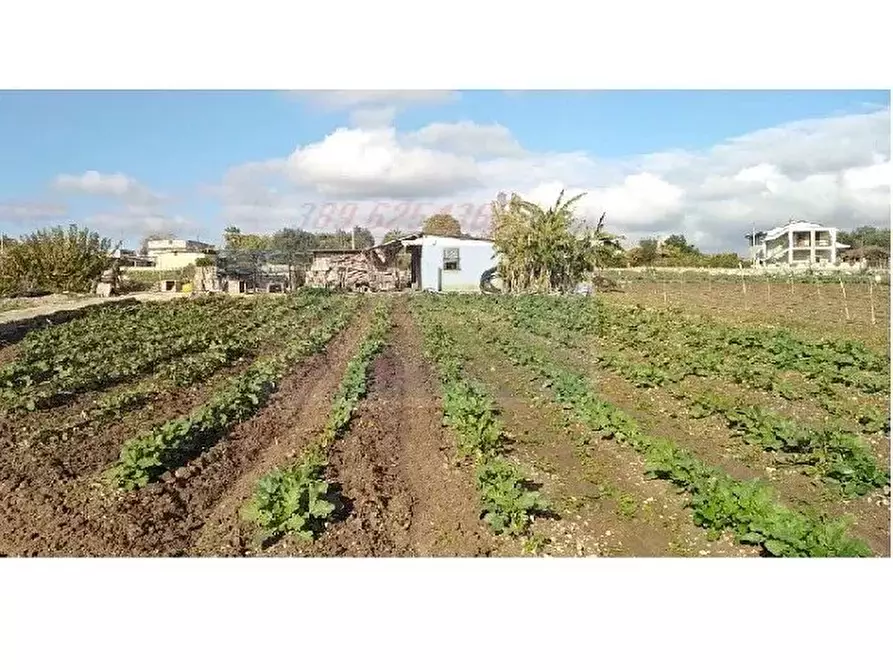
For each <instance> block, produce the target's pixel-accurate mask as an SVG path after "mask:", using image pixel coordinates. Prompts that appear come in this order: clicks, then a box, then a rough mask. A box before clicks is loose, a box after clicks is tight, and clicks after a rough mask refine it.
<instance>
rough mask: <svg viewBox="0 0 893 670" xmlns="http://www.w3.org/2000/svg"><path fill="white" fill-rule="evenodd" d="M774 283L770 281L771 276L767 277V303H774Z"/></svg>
mask: <svg viewBox="0 0 893 670" xmlns="http://www.w3.org/2000/svg"><path fill="white" fill-rule="evenodd" d="M771 286H772V282H771V281H769V275H766V302H769V303H771V302H772V289H771V288H770V287H771Z"/></svg>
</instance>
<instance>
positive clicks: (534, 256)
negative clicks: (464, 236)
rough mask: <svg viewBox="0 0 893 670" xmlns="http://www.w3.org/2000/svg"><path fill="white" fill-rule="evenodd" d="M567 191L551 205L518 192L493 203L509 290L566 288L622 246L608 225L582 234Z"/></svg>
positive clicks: (495, 230) (502, 268)
mask: <svg viewBox="0 0 893 670" xmlns="http://www.w3.org/2000/svg"><path fill="white" fill-rule="evenodd" d="M564 193H565V192H564V190H562V191H561V193H559V195H558V199H557V200H556V202H555V204H554V205H553V206H551V207H550V208H548V209H543V208H542V207H541V206H540V205H538V204H536V203H533V202H529V201H526V200H522V199H521V198H520V197H518V196H517V195H513V196H512V198H511V200H510V201H509V202H508V203H506V202H505V200H504V198H501V199H500V201H499V202H497V203H494V205H493V208H492V209H493V238H494V243H495V246H496V248H497V251H499V252H500V268H499V273H500V275H501V276H502V277H503V279H504V281H505V284H506V288H507V289H508V290H510V291H537V292H546V291H567V290H569V289H572V288H573V287H574V286H576V285H577V284H578V283H579V281H580V280H581V279H582V278H583V277H584V276H585V275H586V273H587V272H590V271H591V270H592V269H593V267H594V266H595V265H596V262H597V256H598V254H599V253H605V252H606V251H607V250H608V249H613V248H614V247H615V246H619V244H618V243H617V242H616V239H615V236H613V235H609V234H608V233H606V232H605V231H604V229H603V224H604V215H602V218H601V219H600V220H599V224H598V225H597V226H596V228H595V230H594V231H589V233H588V234H583V235H578V234H577V233H578V231H577V230H576V228H577V223H578V221H577V219H576V217H575V216H574V209H573V207H574V204H575V203H576V202H577V201H579V200H580V199H581V198H582V197H583V196H584V195H585V193H581V194H579V195H577V196H574V197H573V198H570V199H569V200H566V201H565V200H564Z"/></svg>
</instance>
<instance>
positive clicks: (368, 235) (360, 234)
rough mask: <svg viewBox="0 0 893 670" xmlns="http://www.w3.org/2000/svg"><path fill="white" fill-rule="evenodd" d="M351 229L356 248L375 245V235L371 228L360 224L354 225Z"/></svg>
mask: <svg viewBox="0 0 893 670" xmlns="http://www.w3.org/2000/svg"><path fill="white" fill-rule="evenodd" d="M353 230H354V241H355V242H356V246H357V249H367V248H369V247H374V246H375V235H373V234H372V231H371V230H369V229H368V228H362V227H360V226H357V227H355V228H354V229H353Z"/></svg>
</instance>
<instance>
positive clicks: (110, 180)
mask: <svg viewBox="0 0 893 670" xmlns="http://www.w3.org/2000/svg"><path fill="white" fill-rule="evenodd" d="M53 185H54V187H55V188H56V189H58V190H60V191H65V192H69V193H81V194H85V195H97V196H106V197H112V198H119V199H121V200H123V201H126V202H133V203H144V204H147V203H155V202H158V201H160V200H161V199H162V196H161V195H159V194H157V193H153V192H152V191H150V190H149V189H148V188H146V187H145V186H143V185H142V184H140V183H139V182H138V181H137V180H136V179H134V178H133V177H129V176H127V175H126V174H122V173H120V172H116V173H114V174H104V173H102V172H97V171H96V170H87V171H86V172H84V173H83V174H79V175H72V174H61V175H59V176H57V177H56V179H55V180H54V182H53Z"/></svg>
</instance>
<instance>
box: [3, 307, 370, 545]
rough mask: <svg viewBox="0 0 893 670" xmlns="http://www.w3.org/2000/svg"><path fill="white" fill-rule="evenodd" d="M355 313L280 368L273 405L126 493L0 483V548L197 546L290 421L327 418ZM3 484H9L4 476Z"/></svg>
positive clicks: (85, 483)
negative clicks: (320, 343)
mask: <svg viewBox="0 0 893 670" xmlns="http://www.w3.org/2000/svg"><path fill="white" fill-rule="evenodd" d="M361 320H362V317H361V315H358V317H357V318H356V319H355V320H354V322H353V324H352V325H351V326H348V328H346V329H345V330H344V331H342V332H341V333H339V334H338V335H336V336H335V338H333V340H332V342H331V343H330V344H329V346H328V347H327V348H326V350H325V351H324V352H323V353H320V354H316V355H314V356H312V357H311V358H309V359H308V360H307V361H306V362H305V363H304V364H303V365H301V366H300V367H299V368H298V369H296V370H295V371H294V372H293V373H291V374H290V375H288V376H286V377H285V378H284V379H283V380H282V382H281V384H280V386H279V389H278V390H277V392H276V393H275V394H274V395H273V396H272V397H271V399H270V402H269V404H268V405H267V406H266V407H264V409H263V410H261V411H260V412H259V413H258V414H257V415H255V416H254V417H252V418H251V419H249V420H248V421H245V422H243V423H242V424H239V425H238V426H236V427H235V428H234V429H233V430H232V431H231V432H230V433H229V435H228V436H227V437H226V438H224V439H223V440H221V441H220V442H218V443H217V444H216V445H214V447H212V448H211V449H210V450H209V451H208V452H207V453H205V454H203V455H202V456H200V457H198V458H197V459H195V460H194V461H192V462H191V463H190V464H189V465H187V466H185V467H183V468H180V469H179V470H177V471H176V472H174V473H168V474H167V475H165V476H164V477H163V478H162V480H161V481H159V482H156V483H154V484H151V485H149V486H147V487H146V488H144V489H142V490H140V491H136V492H133V493H129V494H118V493H111V492H108V491H107V489H105V488H104V487H102V486H100V485H98V484H94V483H91V481H89V479H79V480H75V481H71V482H60V483H59V484H58V485H56V486H52V487H40V486H28V485H24V484H20V485H16V487H15V489H13V490H12V491H0V494H3V495H2V497H0V500H2V503H0V552H2V553H7V554H10V555H29V556H34V555H41V556H45V555H66V556H153V555H155V556H158V555H160V556H176V555H183V554H186V553H187V552H188V550H189V548H190V547H191V546H192V545H193V544H194V542H195V540H196V538H197V536H198V534H199V532H200V531H201V530H202V527H203V525H204V523H205V521H206V519H207V518H208V515H209V513H210V512H211V511H212V510H213V509H214V507H215V505H216V504H217V503H218V501H219V500H220V499H221V497H222V496H224V495H225V494H226V493H227V491H228V489H230V488H231V487H233V486H234V484H235V483H236V482H237V481H238V478H239V476H240V475H241V474H242V473H244V471H245V470H246V469H247V468H251V467H252V465H253V464H254V463H255V462H256V461H257V460H258V458H261V457H262V454H263V453H264V451H265V450H267V449H270V448H271V447H273V448H276V445H277V439H280V436H281V435H282V434H283V433H286V434H287V433H288V432H290V431H292V430H293V426H295V425H304V424H310V423H312V422H313V421H314V420H318V421H319V422H320V425H322V422H324V420H325V414H326V411H327V409H328V406H327V400H328V398H329V397H330V396H331V394H332V393H333V392H334V389H335V388H336V387H337V384H338V383H339V381H340V371H341V370H342V369H343V367H344V364H345V363H346V361H347V360H348V359H349V357H350V356H351V355H352V353H353V350H354V348H355V347H356V344H357V342H358V341H359V338H360V336H361V334H362V333H361V332H360V330H361V327H360V323H359V322H360V321H361ZM3 483H4V484H7V486H8V482H3Z"/></svg>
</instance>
